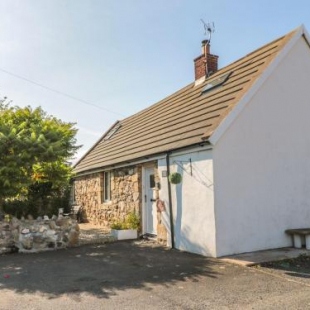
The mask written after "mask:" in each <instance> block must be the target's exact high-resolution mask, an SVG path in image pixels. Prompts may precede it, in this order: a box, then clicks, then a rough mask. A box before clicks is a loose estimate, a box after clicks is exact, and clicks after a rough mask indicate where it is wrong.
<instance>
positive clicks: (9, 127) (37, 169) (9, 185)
mask: <svg viewBox="0 0 310 310" xmlns="http://www.w3.org/2000/svg"><path fill="white" fill-rule="evenodd" d="M74 125H75V124H74V123H66V122H63V121H61V120H59V119H57V118H55V117H53V116H50V115H47V114H46V113H45V112H44V111H43V110H42V109H41V108H36V109H32V108H31V107H29V106H28V107H24V108H20V107H16V106H15V107H12V106H10V105H7V104H4V103H3V102H2V103H0V203H1V201H3V200H4V199H5V198H8V197H16V196H19V195H24V196H25V195H27V194H28V192H29V188H30V187H31V186H34V184H38V185H39V184H41V185H42V184H44V183H49V184H51V188H53V189H60V188H61V187H62V186H63V185H64V184H66V183H67V182H68V180H69V178H70V176H71V167H70V165H69V164H68V163H67V162H68V160H69V159H70V158H72V157H73V155H74V154H75V152H76V150H77V149H78V148H79V146H77V145H76V138H75V135H76V132H77V129H75V128H74ZM43 187H46V184H45V185H44V186H43Z"/></svg>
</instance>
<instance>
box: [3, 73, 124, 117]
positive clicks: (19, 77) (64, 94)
mask: <svg viewBox="0 0 310 310" xmlns="http://www.w3.org/2000/svg"><path fill="white" fill-rule="evenodd" d="M0 71H1V72H4V73H6V74H8V75H11V76H14V77H16V78H18V79H20V80H23V81H26V82H28V83H31V84H33V85H36V86H39V87H41V88H44V89H46V90H49V91H51V92H54V93H56V94H59V95H62V96H64V97H67V98H70V99H73V100H76V101H79V102H81V103H83V104H86V105H89V106H93V107H95V108H97V109H100V110H104V111H107V112H109V113H113V114H117V115H121V116H124V115H123V114H121V113H119V112H115V111H112V110H109V109H107V108H104V107H101V106H99V105H96V104H94V103H91V102H88V101H86V100H84V99H80V98H78V97H75V96H72V95H70V94H67V93H65V92H62V91H60V90H57V89H54V88H51V87H49V86H45V85H43V84H41V83H37V82H35V81H32V80H30V79H27V78H25V77H23V76H20V75H18V74H15V73H12V72H9V71H7V70H5V69H2V68H0Z"/></svg>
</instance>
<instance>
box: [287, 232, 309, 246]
mask: <svg viewBox="0 0 310 310" xmlns="http://www.w3.org/2000/svg"><path fill="white" fill-rule="evenodd" d="M285 232H286V233H287V234H289V235H292V236H293V245H294V247H295V248H298V249H300V248H301V247H302V237H304V238H305V241H306V249H307V250H310V228H297V229H287V230H286V231H285Z"/></svg>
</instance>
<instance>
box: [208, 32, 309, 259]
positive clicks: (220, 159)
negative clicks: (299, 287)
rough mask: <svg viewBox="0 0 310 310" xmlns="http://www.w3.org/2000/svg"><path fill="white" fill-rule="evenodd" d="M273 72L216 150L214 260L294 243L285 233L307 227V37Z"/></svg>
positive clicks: (241, 112) (294, 47) (291, 50)
mask: <svg viewBox="0 0 310 310" xmlns="http://www.w3.org/2000/svg"><path fill="white" fill-rule="evenodd" d="M272 66H274V67H272ZM270 68H272V72H271V74H270V75H269V77H268V78H266V79H265V81H264V83H263V84H262V85H260V87H259V88H258V90H257V91H256V93H255V94H254V95H253V97H252V98H251V100H250V101H249V102H247V104H246V105H245V106H244V107H243V109H242V110H241V111H240V113H239V114H238V115H237V117H236V118H235V119H234V120H233V121H232V122H230V124H229V126H228V128H226V130H225V131H224V132H223V134H222V135H221V136H220V138H219V139H218V141H217V143H216V144H215V146H214V149H213V160H214V182H215V188H214V190H215V193H214V199H215V221H216V224H215V226H216V256H223V255H229V254H234V253H242V252H250V251H255V250H262V249H270V248H279V247H285V246H291V245H292V240H291V237H289V236H287V235H286V234H285V233H284V231H285V230H286V229H289V228H303V227H310V95H309V85H310V84H309V82H310V48H309V45H308V44H307V43H306V41H305V39H304V38H303V37H301V36H300V35H299V39H298V40H296V42H295V45H294V46H292V47H291V48H290V50H289V51H288V52H287V53H286V55H285V57H283V59H281V61H280V62H278V63H276V65H275V64H270ZM236 108H238V107H236ZM224 122H225V121H224ZM211 141H212V137H211Z"/></svg>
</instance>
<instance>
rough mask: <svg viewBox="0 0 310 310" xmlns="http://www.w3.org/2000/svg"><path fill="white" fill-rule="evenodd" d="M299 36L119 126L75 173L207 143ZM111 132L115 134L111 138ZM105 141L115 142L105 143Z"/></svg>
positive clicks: (241, 61)
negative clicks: (219, 81) (216, 83)
mask: <svg viewBox="0 0 310 310" xmlns="http://www.w3.org/2000/svg"><path fill="white" fill-rule="evenodd" d="M296 31H297V30H295V31H292V32H290V33H289V34H287V35H285V36H283V37H281V38H279V39H277V40H275V41H273V42H271V43H269V44H267V45H264V46H263V47H261V48H259V49H257V50H255V51H254V52H252V53H250V54H248V55H246V56H245V57H243V58H241V59H239V60H237V61H235V62H233V63H232V64H230V65H228V66H226V67H224V68H222V69H220V70H218V71H217V72H216V73H214V74H213V75H212V76H210V77H209V78H208V79H206V80H205V82H204V83H202V84H200V85H198V86H195V83H191V84H190V85H188V86H186V87H184V88H182V89H180V90H179V91H177V92H176V93H174V94H172V95H171V96H169V97H167V98H165V99H163V100H161V101H159V102H158V103H156V104H154V105H152V106H150V107H148V108H146V109H144V110H142V111H141V112H139V113H137V114H134V115H132V116H130V117H128V118H125V119H123V120H121V121H119V122H116V123H115V124H114V126H112V128H110V129H109V130H108V131H107V132H106V133H105V134H104V135H103V136H102V137H101V139H99V141H98V142H97V143H96V144H95V145H94V146H93V147H92V148H91V149H90V150H89V151H88V152H87V153H86V154H85V155H84V156H83V157H82V158H81V159H80V160H79V161H78V162H77V164H76V165H75V167H74V171H75V172H76V173H80V172H86V171H91V170H94V169H98V168H104V167H109V166H113V165H115V164H119V163H124V162H130V161H132V160H136V159H140V158H144V157H147V156H152V155H156V154H160V153H164V152H167V151H170V150H174V149H179V148H182V147H187V146H191V145H198V144H200V143H201V142H202V141H207V140H208V138H209V137H210V136H211V135H212V133H213V132H214V130H215V129H216V128H217V127H218V126H219V124H220V123H221V122H222V121H223V119H224V118H225V116H226V115H227V114H228V113H229V112H230V111H231V110H232V109H233V108H234V106H235V105H236V103H238V102H239V101H240V99H241V98H242V97H243V96H244V95H245V94H246V93H247V91H248V90H249V89H250V87H251V86H252V85H253V83H254V82H255V81H256V80H257V78H258V77H259V76H260V75H261V74H262V72H263V71H264V69H265V68H266V67H267V66H268V65H269V64H270V63H271V62H272V61H273V60H274V59H275V57H276V56H277V54H278V53H279V52H280V51H281V50H282V48H283V47H284V46H285V45H286V43H287V42H288V41H289V40H290V39H291V38H292V37H293V36H294V34H295V33H296ZM228 73H231V74H230V76H229V78H228V80H227V81H226V82H225V83H224V84H223V85H221V86H219V87H217V88H214V89H212V90H209V91H207V92H206V93H202V90H203V89H204V88H205V87H206V85H208V84H210V83H212V82H213V81H214V80H216V79H218V78H220V77H222V76H223V75H225V74H228ZM111 130H113V131H115V132H114V133H113V134H112V135H111ZM107 135H109V136H111V137H110V138H109V139H107V138H106V137H107Z"/></svg>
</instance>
